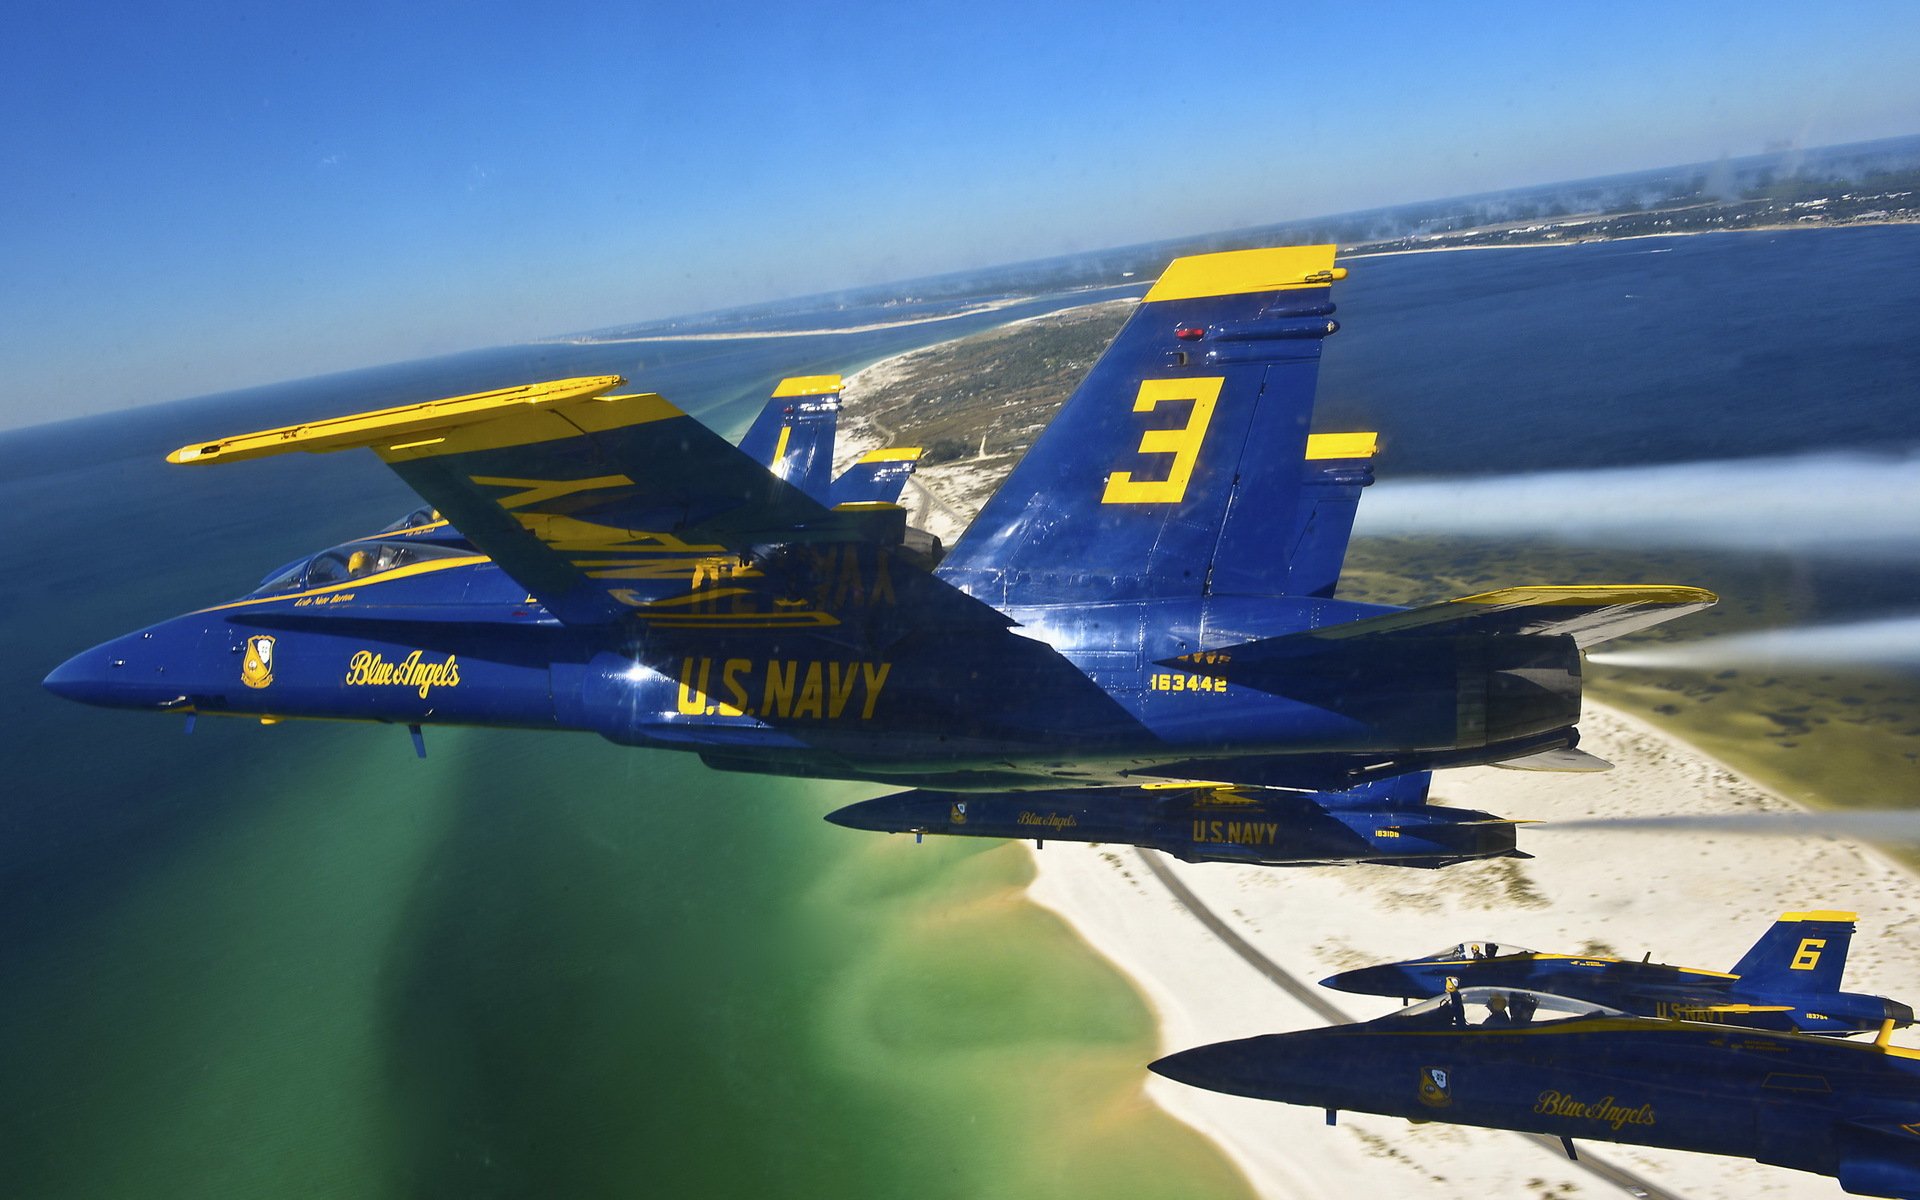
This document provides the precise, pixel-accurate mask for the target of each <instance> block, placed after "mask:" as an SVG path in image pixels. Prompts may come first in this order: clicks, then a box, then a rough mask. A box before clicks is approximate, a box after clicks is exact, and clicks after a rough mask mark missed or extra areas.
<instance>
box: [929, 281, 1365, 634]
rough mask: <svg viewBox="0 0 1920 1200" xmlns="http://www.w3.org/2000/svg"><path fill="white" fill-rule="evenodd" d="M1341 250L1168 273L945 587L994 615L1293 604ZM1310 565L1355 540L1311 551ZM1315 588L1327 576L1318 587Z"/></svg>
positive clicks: (1319, 541)
mask: <svg viewBox="0 0 1920 1200" xmlns="http://www.w3.org/2000/svg"><path fill="white" fill-rule="evenodd" d="M1333 256H1334V247H1332V246H1295V247H1281V248H1274V249H1265V250H1237V251H1231V252H1228V253H1223V254H1203V255H1197V256H1194V257H1191V258H1180V259H1175V260H1174V261H1173V262H1172V263H1171V264H1169V265H1168V267H1167V269H1166V271H1165V272H1164V273H1163V274H1162V275H1161V276H1160V279H1159V281H1158V282H1157V283H1155V284H1154V285H1153V288H1152V290H1150V291H1149V292H1148V293H1147V295H1146V299H1145V300H1144V301H1142V303H1141V305H1140V307H1139V308H1138V309H1137V310H1136V311H1135V312H1134V314H1133V316H1132V318H1131V319H1129V320H1128V322H1127V324H1126V325H1125V326H1124V327H1123V328H1122V329H1121V330H1120V333H1119V335H1118V336H1117V337H1116V338H1114V341H1113V344H1112V345H1111V346H1109V347H1108V348H1107V352H1106V353H1105V354H1104V355H1103V356H1102V357H1101V359H1100V361H1099V362H1098V363H1096V364H1094V367H1093V370H1092V371H1090V372H1089V373H1088V375H1087V377H1086V379H1085V380H1083V381H1082V382H1081V384H1080V386H1079V388H1078V389H1076V390H1075V391H1074V393H1073V395H1072V397H1071V398H1069V399H1068V401H1067V403H1066V406H1065V407H1064V408H1062V409H1061V410H1060V414H1059V415H1058V416H1057V417H1055V418H1054V420H1053V422H1052V424H1050V425H1049V426H1048V427H1047V428H1046V429H1045V430H1044V431H1042V433H1041V434H1040V437H1039V438H1038V439H1037V440H1036V441H1035V442H1034V444H1033V448H1032V449H1031V450H1029V451H1028V452H1027V455H1026V457H1025V458H1023V459H1022V460H1021V461H1020V464H1019V465H1018V466H1017V467H1015V468H1014V470H1013V473H1012V474H1011V475H1009V476H1008V477H1007V480H1006V482H1005V483H1004V484H1002V485H1001V487H1000V490H999V491H998V492H997V493H995V494H994V496H993V498H992V499H991V500H989V501H988V502H987V505H986V507H985V508H984V509H982V510H981V512H980V515H979V516H978V517H977V518H976V519H975V520H974V523H973V525H972V526H971V527H970V528H969V529H968V530H967V532H966V533H965V535H963V536H962V537H961V539H960V540H959V542H958V543H957V544H956V545H955V546H954V548H953V551H952V553H950V554H949V555H948V557H947V559H946V561H945V562H944V563H943V564H942V565H941V568H940V574H941V575H942V576H943V577H945V578H947V579H948V580H949V581H950V582H953V583H955V584H956V585H958V586H961V587H964V588H966V589H967V590H969V591H971V592H972V593H973V594H974V595H976V596H978V597H980V598H982V599H985V600H987V601H989V602H990V603H994V604H1022V603H1042V604H1043V603H1062V602H1073V601H1078V600H1084V599H1089V598H1095V597H1097V598H1098V599H1101V600H1127V599H1164V598H1176V597H1193V596H1201V595H1207V594H1226V593H1237V594H1252V595H1283V594H1288V592H1289V590H1290V589H1289V585H1288V578H1287V576H1288V570H1287V564H1288V562H1289V559H1290V558H1291V556H1292V555H1293V554H1294V553H1295V551H1296V548H1297V547H1298V546H1299V545H1300V544H1301V543H1302V540H1303V533H1304V530H1305V526H1306V525H1308V524H1310V523H1311V522H1310V521H1309V520H1308V518H1307V517H1305V516H1303V515H1302V514H1303V513H1304V512H1305V510H1306V509H1307V507H1308V502H1307V500H1306V498H1305V495H1304V485H1305V483H1306V476H1307V470H1306V466H1307V463H1306V459H1307V427H1308V423H1309V421H1310V420H1311V417H1312V414H1313V393H1314V383H1315V379H1316V377H1317V375H1318V370H1319V361H1320V343H1321V340H1322V339H1323V338H1325V337H1326V336H1327V335H1328V334H1330V333H1333V332H1334V331H1335V330H1336V329H1338V326H1337V325H1336V324H1335V323H1334V322H1333V321H1331V320H1329V319H1328V317H1329V314H1331V313H1332V312H1333V304H1332V303H1331V301H1330V299H1329V296H1330V285H1331V284H1332V283H1333V281H1334V280H1336V279H1339V278H1341V277H1342V276H1344V275H1345V274H1346V271H1345V270H1344V269H1343V268H1340V267H1336V266H1334V265H1333ZM1306 541H1307V542H1308V544H1309V545H1310V546H1312V547H1314V548H1315V554H1316V557H1318V558H1324V557H1325V556H1326V555H1327V554H1328V553H1329V552H1331V550H1332V549H1333V545H1334V542H1335V541H1337V542H1338V543H1339V546H1340V547H1341V548H1342V549H1344V545H1345V539H1344V537H1341V538H1339V539H1327V538H1325V537H1323V536H1320V535H1318V534H1316V535H1313V536H1311V537H1307V538H1306ZM1311 574H1312V575H1313V577H1314V580H1315V585H1316V586H1320V585H1321V583H1322V582H1323V581H1322V580H1321V576H1323V575H1324V574H1325V568H1324V566H1316V567H1315V569H1314V571H1313V572H1311Z"/></svg>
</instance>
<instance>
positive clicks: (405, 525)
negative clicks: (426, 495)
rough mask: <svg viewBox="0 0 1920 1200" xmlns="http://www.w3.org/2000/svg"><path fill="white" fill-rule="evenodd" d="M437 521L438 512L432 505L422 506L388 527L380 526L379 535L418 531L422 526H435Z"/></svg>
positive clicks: (438, 517) (438, 518)
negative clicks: (408, 530)
mask: <svg viewBox="0 0 1920 1200" xmlns="http://www.w3.org/2000/svg"><path fill="white" fill-rule="evenodd" d="M439 520H440V510H439V509H437V508H435V507H433V505H431V504H423V505H421V506H420V507H419V508H416V509H414V510H413V511H412V512H410V513H408V514H407V515H406V516H404V517H401V518H400V519H399V520H398V521H395V522H393V523H392V524H389V525H384V526H382V527H381V529H380V532H381V533H398V532H400V531H401V530H403V529H419V528H420V527H422V526H424V525H432V524H435V523H436V522H438V521H439Z"/></svg>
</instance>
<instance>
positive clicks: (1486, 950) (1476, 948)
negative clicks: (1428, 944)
mask: <svg viewBox="0 0 1920 1200" xmlns="http://www.w3.org/2000/svg"><path fill="white" fill-rule="evenodd" d="M1535 953H1538V951H1534V950H1529V949H1527V948H1526V947H1525V946H1516V945H1514V944H1513V943H1512V942H1455V943H1454V944H1453V945H1451V946H1447V947H1445V948H1444V949H1440V950H1435V951H1434V952H1433V953H1432V954H1429V955H1427V957H1428V958H1431V959H1437V960H1440V961H1442V962H1446V961H1451V960H1453V959H1464V960H1467V961H1470V962H1477V961H1478V960H1480V959H1483V958H1505V957H1507V956H1508V955H1510V954H1535Z"/></svg>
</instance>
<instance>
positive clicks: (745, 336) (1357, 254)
mask: <svg viewBox="0 0 1920 1200" xmlns="http://www.w3.org/2000/svg"><path fill="white" fill-rule="evenodd" d="M1907 225H1920V220H1885V221H1877V220H1876V221H1848V222H1846V223H1844V224H1841V223H1820V224H1813V223H1809V224H1805V225H1798V224H1796V225H1743V226H1741V227H1740V228H1738V229H1669V230H1661V231H1660V232H1657V233H1629V234H1623V235H1620V236H1617V237H1587V236H1580V237H1569V238H1566V239H1562V240H1554V241H1535V242H1506V243H1501V244H1499V245H1478V244H1476V245H1465V246H1407V247H1404V248H1401V249H1397V250H1386V249H1371V248H1367V247H1369V246H1371V245H1372V243H1360V244H1359V245H1358V246H1356V247H1355V248H1354V249H1351V250H1348V249H1343V250H1341V251H1340V253H1339V258H1340V259H1342V260H1345V259H1350V258H1390V257H1394V256H1396V255H1403V254H1449V253H1453V252H1455V251H1463V250H1557V249H1561V248H1564V247H1567V246H1592V245H1597V244H1601V243H1607V242H1644V241H1652V240H1656V239H1662V238H1687V237H1712V236H1715V235H1720V234H1749V233H1812V232H1817V231H1821V230H1838V229H1885V228H1896V227H1900V226H1907ZM1468 232H1470V231H1468ZM1138 282H1140V281H1139V280H1134V281H1127V280H1121V281H1119V282H1113V283H1097V284H1087V285H1083V286H1082V287H1080V288H1069V289H1066V291H1075V290H1083V291H1098V290H1103V289H1108V288H1123V287H1130V286H1133V284H1134V283H1138ZM1146 282H1149V283H1150V282H1151V281H1150V280H1148V281H1146ZM1031 299H1033V297H1031V296H1016V297H1005V298H1002V299H998V300H988V301H983V302H982V303H979V304H975V305H970V306H968V307H966V308H963V309H961V310H959V311H958V312H951V313H942V314H941V315H939V316H935V317H909V318H906V319H903V320H899V321H875V322H871V323H869V324H866V325H849V326H846V327H844V328H838V329H766V330H719V331H715V332H711V333H678V334H639V335H636V336H633V337H608V338H599V337H592V336H590V335H585V334H576V335H571V336H561V337H550V338H535V339H533V340H532V341H529V342H525V343H522V344H524V345H529V346H619V345H627V344H632V343H644V342H727V341H750V340H753V339H756V338H792V337H828V336H832V335H834V334H842V333H872V332H875V331H877V330H882V329H904V328H907V327H909V326H913V325H932V324H937V323H939V322H941V321H954V320H958V319H960V318H962V317H974V316H979V315H980V314H981V313H990V312H997V311H999V310H1001V309H1005V308H1011V307H1013V306H1014V305H1016V304H1023V303H1025V302H1027V301H1028V300H1031ZM1088 303H1089V304H1103V303H1107V301H1102V300H1093V301H1089V302H1088ZM1074 307H1085V306H1084V305H1077V306H1074ZM1057 311H1060V312H1070V311H1072V309H1071V308H1068V309H1060V310H1057ZM1045 315H1050V314H1042V316H1043V317H1044V316H1045ZM1038 319H1041V318H1040V317H1022V318H1019V319H1018V320H1023V321H1024V320H1038ZM1015 323H1017V322H1013V321H1010V322H1008V324H1015ZM931 348H932V347H921V349H922V350H925V349H931ZM918 352H919V351H907V353H909V354H912V353H918ZM894 357H900V356H897V355H896V356H894ZM882 361H885V360H882Z"/></svg>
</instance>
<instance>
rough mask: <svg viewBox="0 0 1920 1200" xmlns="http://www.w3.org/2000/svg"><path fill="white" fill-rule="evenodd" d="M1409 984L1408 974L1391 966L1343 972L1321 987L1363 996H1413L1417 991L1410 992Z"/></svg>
mask: <svg viewBox="0 0 1920 1200" xmlns="http://www.w3.org/2000/svg"><path fill="white" fill-rule="evenodd" d="M1408 984H1409V980H1408V979H1407V974H1406V972H1405V971H1402V970H1401V969H1400V968H1399V967H1397V966H1389V965H1382V966H1376V967H1360V968H1358V969H1357V970H1352V971H1342V972H1340V973H1339V974H1338V975H1329V976H1327V977H1326V978H1325V979H1322V980H1321V981H1320V986H1321V987H1324V988H1332V989H1333V990H1335V991H1337V992H1356V993H1358V994H1360V995H1362V996H1411V995H1413V994H1414V991H1415V990H1417V989H1413V990H1409V987H1408ZM1423 994H1424V993H1423Z"/></svg>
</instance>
